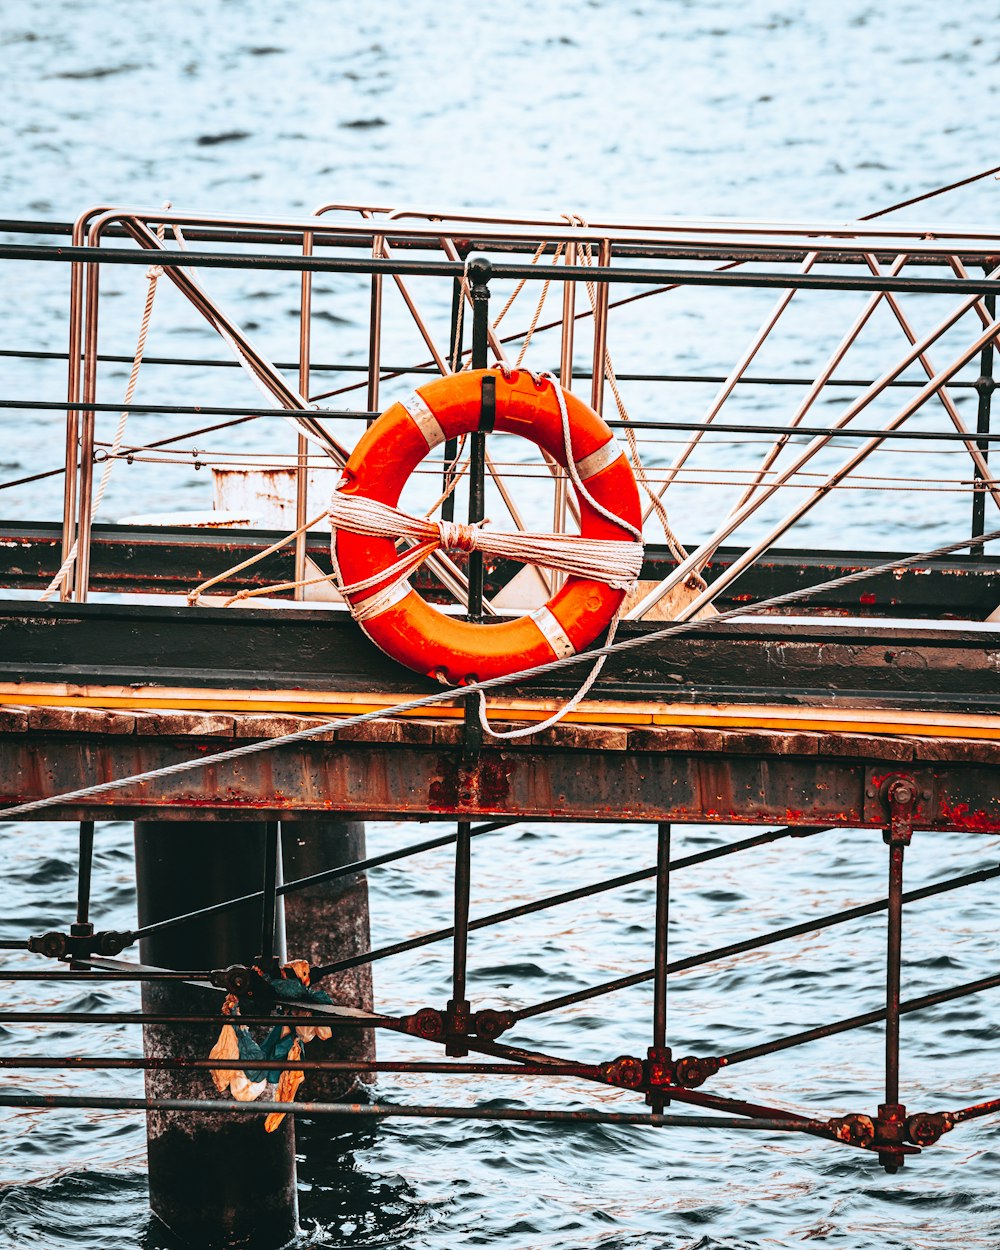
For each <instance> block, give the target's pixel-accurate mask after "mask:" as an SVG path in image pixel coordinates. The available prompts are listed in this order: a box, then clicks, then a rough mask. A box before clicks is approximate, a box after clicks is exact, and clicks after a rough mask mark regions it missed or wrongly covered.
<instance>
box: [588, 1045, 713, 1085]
mask: <svg viewBox="0 0 1000 1250" xmlns="http://www.w3.org/2000/svg"><path fill="white" fill-rule="evenodd" d="M669 1056H670V1051H669V1049H668V1048H665V1049H664V1050H662V1051H660V1052H659V1053H657V1054H656V1055H652V1056H651V1057H650V1058H648V1059H639V1058H638V1057H637V1056H636V1055H619V1056H618V1058H617V1059H611V1060H609V1061H608V1062H607V1063H602V1064H600V1065H599V1067H598V1071H599V1072H600V1074H601V1079H602V1080H604V1081H607V1083H608V1084H609V1085H618V1086H620V1087H621V1088H622V1089H641V1090H645V1091H646V1092H647V1093H652V1092H654V1091H656V1090H664V1089H671V1088H673V1089H676V1088H680V1089H696V1088H697V1087H698V1086H699V1085H704V1083H705V1081H707V1080H708V1078H709V1077H710V1076H714V1075H715V1073H716V1072H718V1071H719V1069H720V1068H722V1067H724V1066H725V1060H723V1059H718V1058H715V1057H714V1056H708V1057H706V1058H704V1059H700V1058H698V1056H697V1055H686V1056H685V1057H684V1058H683V1059H678V1060H676V1061H671V1059H670V1057H669Z"/></svg>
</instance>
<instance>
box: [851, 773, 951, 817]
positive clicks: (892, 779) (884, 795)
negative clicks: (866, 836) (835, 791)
mask: <svg viewBox="0 0 1000 1250" xmlns="http://www.w3.org/2000/svg"><path fill="white" fill-rule="evenodd" d="M900 783H901V784H900ZM907 790H909V791H910V792H911V795H912V797H908V796H907ZM936 790H937V786H936V784H935V779H934V777H933V775H928V774H927V773H901V772H896V771H886V770H885V769H883V768H871V767H869V768H866V769H865V799H864V809H863V810H864V816H865V821H866V823H869V824H871V825H875V826H881V827H882V828H887V821H886V816H887V815H888V817H889V822H888V824H889V825H891V823H892V820H893V818H894V816H893V808H894V807H895V808H896V809H897V812H896V817H895V818H896V819H897V821H899V820H902V821H903V822H905V821H906V820H907V819H908V820H909V822H910V825H911V828H912V827H913V826H916V827H917V828H923V827H924V826H927V827H928V828H929V827H930V826H932V825H933V823H934V816H935V813H936V811H937V805H936ZM900 828H902V825H901V826H900Z"/></svg>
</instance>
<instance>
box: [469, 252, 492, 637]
mask: <svg viewBox="0 0 1000 1250" xmlns="http://www.w3.org/2000/svg"><path fill="white" fill-rule="evenodd" d="M490 273H491V265H490V262H489V261H488V260H487V259H486V257H485V256H477V257H476V258H475V260H473V261H472V262H471V264H470V265H469V279H470V282H471V286H472V367H473V369H485V368H486V366H487V347H488V344H489V339H488V332H489V317H490V288H489V281H490ZM489 382H492V379H491V378H484V379H483V403H484V408H488V406H489V398H490V387H489V386H488V385H487V383H489ZM494 395H495V393H494ZM495 417H496V407H495V398H494V406H493V411H492V412H489V411H483V413H482V416H481V419H480V424H479V429H477V430H474V431H473V433H472V435H471V438H470V457H471V458H470V461H469V524H470V525H474V524H476V522H477V521H481V520H482V519H483V517H484V516H485V515H486V494H485V473H486V432H487V430H488V429H490V428H492V424H493V421H494V420H495ZM482 614H483V553H482V552H481V551H473V552H470V553H469V620H470V621H481V620H482Z"/></svg>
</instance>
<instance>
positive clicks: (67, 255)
mask: <svg viewBox="0 0 1000 1250" xmlns="http://www.w3.org/2000/svg"><path fill="white" fill-rule="evenodd" d="M0 259H4V260H35V261H50V262H63V263H69V262H74V263H80V264H85V265H100V264H108V265H148V264H149V252H148V250H147V249H146V248H142V249H136V250H133V249H131V248H104V247H60V248H53V247H44V246H36V245H32V244H21V243H7V244H0ZM156 263H157V264H158V265H162V266H164V267H169V268H192V269H194V268H202V269H254V270H258V271H260V270H266V271H271V270H275V271H287V272H291V273H347V274H387V275H389V276H394V275H397V274H398V275H399V276H407V277H441V278H461V277H462V275H463V273H464V270H465V266H464V265H463V264H462V263H460V262H455V261H447V260H432V261H431V260H401V259H399V258H398V257H396V258H393V259H390V260H382V259H378V258H375V257H358V258H345V257H326V256H317V255H308V256H303V255H295V256H279V255H276V254H275V253H271V252H267V253H259V254H257V255H255V256H241V255H234V254H231V253H227V252H192V251H185V252H173V251H169V250H166V249H164V250H158V251H157V253H156ZM491 276H492V277H493V278H495V279H498V280H500V281H502V280H504V279H507V278H509V279H512V280H513V281H520V280H521V279H522V278H523V279H526V280H529V281H530V280H533V279H539V280H543V281H544V280H545V279H546V278H548V279H550V280H551V281H558V282H577V283H580V282H583V283H593V282H604V283H611V284H622V283H628V284H630V285H640V286H645V285H648V284H651V283H653V284H657V285H659V284H661V283H664V282H669V283H674V284H676V285H677V286H719V287H748V288H753V289H764V290H801V291H861V292H866V293H867V292H872V291H892V292H895V293H898V294H906V293H909V294H925V295H969V294H976V295H996V294H997V293H1000V280H998V279H996V278H915V277H903V276H902V275H899V276H896V277H875V276H873V275H872V274H871V273H869V274H867V276H866V275H864V274H861V275H858V276H857V277H853V276H843V275H842V276H839V277H838V276H835V275H833V274H816V273H778V272H773V271H772V272H766V273H746V272H743V271H739V272H737V271H735V270H731V269H730V270H719V269H660V268H656V269H652V268H650V269H636V268H625V267H621V268H617V269H616V268H613V267H602V266H597V265H594V266H593V267H591V266H588V265H543V264H538V265H510V264H494V265H493V267H492V275H491Z"/></svg>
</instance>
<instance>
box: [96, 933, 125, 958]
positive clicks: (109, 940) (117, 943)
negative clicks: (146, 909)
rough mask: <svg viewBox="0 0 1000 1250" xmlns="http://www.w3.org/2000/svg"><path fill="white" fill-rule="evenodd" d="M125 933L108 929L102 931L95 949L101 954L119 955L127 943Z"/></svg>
mask: <svg viewBox="0 0 1000 1250" xmlns="http://www.w3.org/2000/svg"><path fill="white" fill-rule="evenodd" d="M128 939H129V935H128V934H127V933H118V932H116V931H115V930H114V929H108V930H107V931H106V932H104V933H102V934H101V935H100V937H99V939H98V942H97V950H98V952H99V954H101V955H120V954H121V953H122V951H123V950H124V949H125V947H126V946H128V944H129V940H128Z"/></svg>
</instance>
